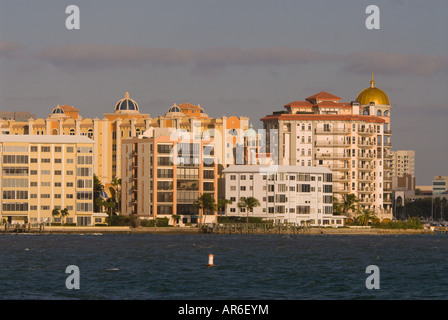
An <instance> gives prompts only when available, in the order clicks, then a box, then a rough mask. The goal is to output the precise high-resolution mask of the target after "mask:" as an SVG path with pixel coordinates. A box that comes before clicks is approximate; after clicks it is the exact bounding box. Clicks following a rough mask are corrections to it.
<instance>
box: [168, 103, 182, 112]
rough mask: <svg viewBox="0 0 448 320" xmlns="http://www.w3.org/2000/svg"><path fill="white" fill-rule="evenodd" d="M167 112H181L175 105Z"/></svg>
mask: <svg viewBox="0 0 448 320" xmlns="http://www.w3.org/2000/svg"><path fill="white" fill-rule="evenodd" d="M168 112H182V111H181V110H180V108H179V107H178V106H177V104H173V105H172V106H171V107H170V108H169V109H168Z"/></svg>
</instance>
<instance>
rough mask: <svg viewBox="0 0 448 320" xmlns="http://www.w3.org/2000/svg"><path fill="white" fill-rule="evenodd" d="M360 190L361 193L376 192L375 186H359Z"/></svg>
mask: <svg viewBox="0 0 448 320" xmlns="http://www.w3.org/2000/svg"><path fill="white" fill-rule="evenodd" d="M358 192H359V193H373V192H375V188H372V187H364V188H359V189H358Z"/></svg>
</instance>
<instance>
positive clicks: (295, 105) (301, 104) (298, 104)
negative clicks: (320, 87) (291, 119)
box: [285, 101, 313, 108]
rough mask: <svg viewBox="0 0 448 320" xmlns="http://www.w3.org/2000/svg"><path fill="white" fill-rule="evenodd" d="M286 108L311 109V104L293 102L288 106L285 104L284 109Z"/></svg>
mask: <svg viewBox="0 0 448 320" xmlns="http://www.w3.org/2000/svg"><path fill="white" fill-rule="evenodd" d="M287 107H309V108H312V107H313V104H312V103H311V102H309V101H293V102H290V103H288V104H285V108H287Z"/></svg>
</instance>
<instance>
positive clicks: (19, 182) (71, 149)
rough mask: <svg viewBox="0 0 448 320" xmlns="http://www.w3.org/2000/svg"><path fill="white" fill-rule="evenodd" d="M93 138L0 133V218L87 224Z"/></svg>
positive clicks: (90, 215)
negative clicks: (56, 213)
mask: <svg viewBox="0 0 448 320" xmlns="http://www.w3.org/2000/svg"><path fill="white" fill-rule="evenodd" d="M94 145H95V142H94V141H93V140H91V139H89V138H87V137H82V136H51V135H47V136H41V135H39V136H37V135H27V136H23V135H22V136H19V135H17V136H15V135H14V136H11V135H0V161H1V163H0V166H1V172H2V178H1V180H0V189H1V192H0V197H1V202H2V205H1V207H0V216H1V219H2V220H4V221H6V222H9V223H24V222H31V223H42V222H54V221H55V220H54V219H53V218H54V217H53V215H52V212H53V209H57V210H59V211H61V210H63V209H67V210H68V213H69V215H68V216H67V217H66V218H65V221H64V222H66V223H75V224H77V225H81V226H84V225H92V224H93V223H94V222H95V221H94V220H93V218H94V217H95V216H94V213H93V163H94V155H95V154H94V149H95V148H94ZM56 219H60V217H56Z"/></svg>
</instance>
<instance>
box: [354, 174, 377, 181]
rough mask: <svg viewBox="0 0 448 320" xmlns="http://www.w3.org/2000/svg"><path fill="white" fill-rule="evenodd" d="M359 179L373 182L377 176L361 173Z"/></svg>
mask: <svg viewBox="0 0 448 320" xmlns="http://www.w3.org/2000/svg"><path fill="white" fill-rule="evenodd" d="M358 180H359V181H367V182H371V181H374V180H375V177H373V176H368V175H360V176H358Z"/></svg>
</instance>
